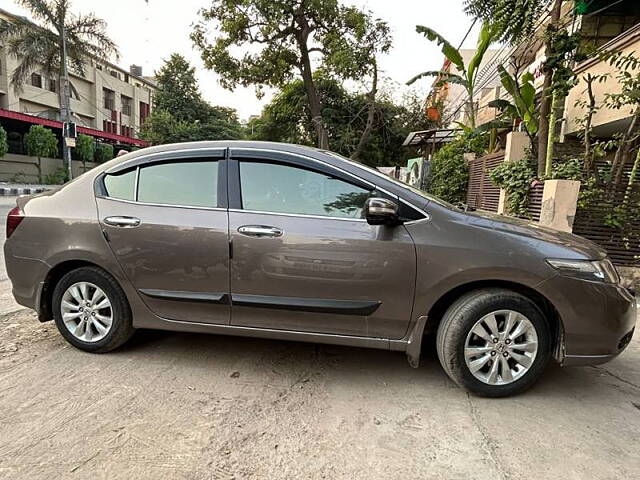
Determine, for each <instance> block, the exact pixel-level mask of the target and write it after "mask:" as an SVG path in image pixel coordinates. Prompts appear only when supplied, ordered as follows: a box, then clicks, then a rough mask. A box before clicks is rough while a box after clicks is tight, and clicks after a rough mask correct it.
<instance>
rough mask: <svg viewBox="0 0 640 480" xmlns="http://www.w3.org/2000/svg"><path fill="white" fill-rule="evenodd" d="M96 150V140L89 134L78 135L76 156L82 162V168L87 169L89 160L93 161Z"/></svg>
mask: <svg viewBox="0 0 640 480" xmlns="http://www.w3.org/2000/svg"><path fill="white" fill-rule="evenodd" d="M95 152H96V142H95V141H94V139H93V137H90V136H89V135H83V134H80V135H78V138H77V139H76V148H75V149H74V153H75V156H76V157H77V158H78V160H80V161H81V162H82V169H83V170H84V171H87V162H93V159H94V155H95Z"/></svg>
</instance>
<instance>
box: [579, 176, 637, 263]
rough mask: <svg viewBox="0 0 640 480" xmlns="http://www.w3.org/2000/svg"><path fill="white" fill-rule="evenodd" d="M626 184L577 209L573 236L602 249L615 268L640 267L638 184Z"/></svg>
mask: <svg viewBox="0 0 640 480" xmlns="http://www.w3.org/2000/svg"><path fill="white" fill-rule="evenodd" d="M626 187H627V185H626V182H624V184H623V185H621V186H620V187H618V188H617V189H616V190H615V191H613V192H610V193H607V194H606V195H602V196H601V197H600V198H598V199H597V200H595V201H592V202H589V205H588V206H586V207H582V208H581V207H578V210H577V212H576V218H575V221H574V224H573V233H575V234H576V235H580V236H582V237H585V238H588V239H589V240H591V241H593V242H595V243H597V244H598V245H600V246H601V247H603V248H604V249H605V250H606V251H607V253H608V254H609V256H610V257H611V259H612V260H613V262H614V263H615V264H616V265H623V266H628V267H640V184H638V183H636V184H635V185H634V186H633V188H631V189H630V191H629V192H626V190H627V188H626Z"/></svg>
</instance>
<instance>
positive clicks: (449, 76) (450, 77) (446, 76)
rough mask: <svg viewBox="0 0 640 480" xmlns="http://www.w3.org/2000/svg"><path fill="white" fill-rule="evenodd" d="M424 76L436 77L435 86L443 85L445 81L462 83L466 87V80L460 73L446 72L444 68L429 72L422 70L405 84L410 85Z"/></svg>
mask: <svg viewBox="0 0 640 480" xmlns="http://www.w3.org/2000/svg"><path fill="white" fill-rule="evenodd" d="M424 77H438V78H439V79H438V81H437V83H436V85H437V86H440V85H443V84H445V83H456V84H458V85H463V86H465V87H466V85H467V81H466V80H465V79H464V78H463V77H461V76H460V75H455V74H453V73H449V72H446V71H444V70H432V71H429V72H422V73H419V74H418V75H416V76H415V77H413V78H412V79H411V80H409V81H408V82H407V85H411V84H412V83H414V82H416V81H417V80H419V79H421V78H424Z"/></svg>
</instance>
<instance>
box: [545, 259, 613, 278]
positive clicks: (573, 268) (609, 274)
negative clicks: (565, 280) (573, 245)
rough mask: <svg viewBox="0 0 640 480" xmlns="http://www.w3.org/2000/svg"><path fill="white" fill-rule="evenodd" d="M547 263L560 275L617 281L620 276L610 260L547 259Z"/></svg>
mask: <svg viewBox="0 0 640 480" xmlns="http://www.w3.org/2000/svg"><path fill="white" fill-rule="evenodd" d="M547 263H548V264H549V265H551V266H552V267H553V268H555V269H556V270H557V271H558V273H560V274H561V275H566V276H567V277H575V278H580V279H582V280H591V281H593V282H607V283H618V281H619V280H620V277H619V276H618V272H617V271H616V267H614V266H613V263H611V260H609V259H608V258H605V259H604V260H595V261H593V260H562V259H556V258H554V259H547Z"/></svg>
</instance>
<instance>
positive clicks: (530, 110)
mask: <svg viewBox="0 0 640 480" xmlns="http://www.w3.org/2000/svg"><path fill="white" fill-rule="evenodd" d="M498 73H499V74H500V82H501V83H502V86H503V87H504V89H505V90H506V91H507V93H509V95H511V98H512V99H513V103H510V102H508V101H506V100H494V101H492V102H489V106H490V107H494V108H498V109H500V110H501V111H502V113H503V115H505V116H507V117H508V118H511V119H512V120H516V119H521V120H522V125H523V126H524V128H525V130H526V132H527V135H528V136H529V138H530V139H532V140H533V138H534V137H535V136H536V134H537V133H538V111H537V109H536V89H535V87H534V86H533V80H534V79H533V74H532V73H531V72H526V73H525V74H523V75H522V76H521V77H520V81H518V80H517V79H516V78H515V77H513V76H512V75H510V74H509V73H508V72H507V71H506V69H505V68H504V67H503V66H502V65H498ZM532 145H533V141H532Z"/></svg>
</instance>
